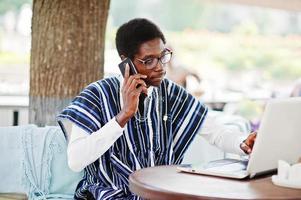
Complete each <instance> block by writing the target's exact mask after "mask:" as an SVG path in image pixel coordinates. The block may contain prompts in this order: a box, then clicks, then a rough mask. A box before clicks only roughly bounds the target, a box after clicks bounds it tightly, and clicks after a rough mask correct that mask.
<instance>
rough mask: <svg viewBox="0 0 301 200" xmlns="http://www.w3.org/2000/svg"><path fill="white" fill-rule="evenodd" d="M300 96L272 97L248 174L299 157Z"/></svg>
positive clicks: (300, 131) (263, 118) (260, 128)
mask: <svg viewBox="0 0 301 200" xmlns="http://www.w3.org/2000/svg"><path fill="white" fill-rule="evenodd" d="M300 141H301V98H300V97H297V98H289V99H273V100H270V101H269V102H268V103H267V105H266V107H265V111H264V114H263V117H262V120H261V124H260V127H259V130H258V134H257V138H256V142H255V144H254V147H253V151H252V154H251V156H250V160H249V163H248V167H247V171H248V173H249V174H250V177H253V176H255V175H256V174H258V173H261V172H265V171H269V170H272V169H276V168H277V164H278V160H285V161H287V162H289V163H296V162H297V161H298V159H299V158H300V157H301V142H300Z"/></svg>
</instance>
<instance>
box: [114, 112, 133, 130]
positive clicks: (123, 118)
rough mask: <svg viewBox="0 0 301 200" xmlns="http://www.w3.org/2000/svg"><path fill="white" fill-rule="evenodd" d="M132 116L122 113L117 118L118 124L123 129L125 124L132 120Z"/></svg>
mask: <svg viewBox="0 0 301 200" xmlns="http://www.w3.org/2000/svg"><path fill="white" fill-rule="evenodd" d="M130 118H131V117H130V116H128V115H127V114H126V113H125V112H123V111H120V112H119V113H118V114H117V115H116V116H115V119H116V121H117V123H118V124H119V125H120V126H121V127H122V128H123V127H124V126H125V124H126V123H127V122H128V121H129V120H130Z"/></svg>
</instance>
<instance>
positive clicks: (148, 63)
mask: <svg viewBox="0 0 301 200" xmlns="http://www.w3.org/2000/svg"><path fill="white" fill-rule="evenodd" d="M171 57H172V51H171V50H170V49H167V48H166V49H164V53H163V55H161V56H160V57H157V58H148V59H146V60H142V59H139V58H135V59H136V60H138V61H139V62H141V63H142V64H143V65H144V66H145V67H146V69H153V68H155V67H156V66H157V65H158V62H159V61H160V63H161V64H166V63H168V62H169V61H170V60H171Z"/></svg>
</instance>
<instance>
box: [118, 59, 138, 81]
mask: <svg viewBox="0 0 301 200" xmlns="http://www.w3.org/2000/svg"><path fill="white" fill-rule="evenodd" d="M126 64H128V65H129V67H130V75H133V74H137V73H138V72H137V70H136V68H135V65H134V63H133V62H132V61H131V59H129V58H126V59H124V60H123V61H122V62H121V63H120V64H119V65H118V67H119V69H120V71H121V74H122V76H123V77H124V74H125V66H126Z"/></svg>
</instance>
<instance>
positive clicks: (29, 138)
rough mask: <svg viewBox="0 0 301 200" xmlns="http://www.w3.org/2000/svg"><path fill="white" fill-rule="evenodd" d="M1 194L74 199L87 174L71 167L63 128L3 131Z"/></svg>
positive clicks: (30, 128) (0, 130) (0, 167)
mask: <svg viewBox="0 0 301 200" xmlns="http://www.w3.org/2000/svg"><path fill="white" fill-rule="evenodd" d="M0 137H1V139H0V158H1V162H0V163H1V164H0V177H1V181H0V192H22V193H27V194H28V196H29V198H30V199H46V198H52V199H54V198H60V199H72V198H73V194H74V191H75V188H76V185H77V184H78V182H79V181H80V180H81V178H82V176H83V173H74V172H72V171H71V170H70V169H69V167H68V165H67V156H66V148H67V144H66V141H65V138H64V135H63V132H62V131H61V129H60V128H59V127H55V126H53V127H43V128H38V127H36V126H35V125H26V126H17V127H2V128H0Z"/></svg>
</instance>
